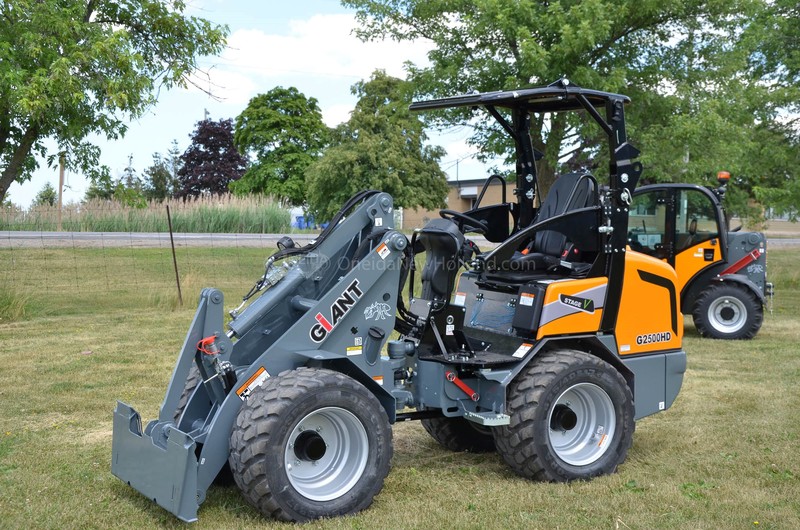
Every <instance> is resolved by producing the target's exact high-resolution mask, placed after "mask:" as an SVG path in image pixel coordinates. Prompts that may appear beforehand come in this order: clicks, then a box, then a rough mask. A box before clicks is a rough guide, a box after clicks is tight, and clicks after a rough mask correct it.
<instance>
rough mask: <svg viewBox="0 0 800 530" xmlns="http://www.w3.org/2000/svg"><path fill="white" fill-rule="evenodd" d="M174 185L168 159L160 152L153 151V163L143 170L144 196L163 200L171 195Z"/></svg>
mask: <svg viewBox="0 0 800 530" xmlns="http://www.w3.org/2000/svg"><path fill="white" fill-rule="evenodd" d="M174 185H175V182H174V181H173V178H172V173H171V172H170V169H169V162H168V160H165V159H164V158H163V157H162V156H161V153H153V163H152V164H151V165H150V166H148V167H147V169H145V170H144V196H145V197H146V198H147V199H149V200H156V201H163V200H164V199H168V198H169V197H171V196H172V193H173V191H174Z"/></svg>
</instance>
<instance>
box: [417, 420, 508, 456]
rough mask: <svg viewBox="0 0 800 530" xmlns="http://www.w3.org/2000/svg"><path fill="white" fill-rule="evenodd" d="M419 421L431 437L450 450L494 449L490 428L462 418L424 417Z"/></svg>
mask: <svg viewBox="0 0 800 530" xmlns="http://www.w3.org/2000/svg"><path fill="white" fill-rule="evenodd" d="M421 422H422V426H423V427H424V428H425V430H426V431H428V434H430V435H431V438H433V439H434V440H436V441H437V442H439V445H441V446H442V447H444V448H445V449H449V450H450V451H454V452H456V453H461V452H463V451H467V452H470V453H489V452H492V451H494V450H495V447H494V436H492V432H491V429H488V428H485V427H481V426H480V425H476V424H474V423H473V422H471V421H469V420H465V419H464V418H446V417H442V418H426V419H424V420H421Z"/></svg>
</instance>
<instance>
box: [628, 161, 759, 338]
mask: <svg viewBox="0 0 800 530" xmlns="http://www.w3.org/2000/svg"><path fill="white" fill-rule="evenodd" d="M717 180H718V183H719V186H718V187H716V188H710V187H706V186H698V185H695V184H650V185H647V186H642V187H641V188H639V189H637V190H636V192H635V193H634V195H633V203H632V204H631V216H630V220H629V226H628V241H629V243H630V246H631V248H632V249H634V250H636V251H638V252H644V253H646V254H649V255H651V256H655V257H657V258H659V259H662V260H664V261H666V262H667V263H669V264H670V265H671V266H673V267H674V268H675V271H676V272H677V274H678V285H677V288H678V293H680V294H679V296H680V301H681V308H682V310H683V311H684V312H686V313H689V314H691V315H692V319H693V321H694V325H695V328H697V331H698V333H700V335H701V336H703V337H711V338H715V339H751V338H753V337H754V336H755V335H756V333H758V330H759V329H761V323H762V322H763V320H764V309H765V308H767V307H771V302H772V297H773V295H774V287H773V285H772V283H770V282H768V281H767V238H766V236H765V235H764V234H763V233H762V232H744V231H741V228H742V227H741V225H740V226H739V227H737V228H735V229H733V230H731V229H730V220H729V219H728V216H727V213H726V212H725V209H724V208H723V206H722V201H723V198H724V197H725V192H726V190H727V186H728V181H729V180H730V173H728V172H727V171H720V172H719V173H718V174H717Z"/></svg>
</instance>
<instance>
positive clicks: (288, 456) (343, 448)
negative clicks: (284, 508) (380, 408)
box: [284, 407, 369, 501]
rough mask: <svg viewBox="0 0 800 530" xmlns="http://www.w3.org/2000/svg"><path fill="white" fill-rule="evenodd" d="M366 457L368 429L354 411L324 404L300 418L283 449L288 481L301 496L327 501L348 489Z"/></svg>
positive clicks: (355, 479)
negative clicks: (322, 406)
mask: <svg viewBox="0 0 800 530" xmlns="http://www.w3.org/2000/svg"><path fill="white" fill-rule="evenodd" d="M368 457H369V439H368V438H367V431H366V429H365V427H364V425H363V424H362V423H361V420H359V419H358V418H357V417H356V416H355V414H353V413H352V412H350V411H348V410H345V409H343V408H339V407H325V408H322V409H319V410H316V411H314V412H312V413H311V414H308V415H307V416H305V417H304V418H303V419H302V420H300V421H299V422H298V423H297V425H296V426H295V427H294V429H293V430H292V434H291V436H290V437H289V440H288V442H287V444H286V448H285V450H284V465H285V466H286V475H287V476H288V478H289V482H290V483H291V485H292V486H293V487H294V489H295V490H297V492H298V493H299V494H300V495H302V496H303V497H305V498H307V499H310V500H312V501H330V500H333V499H336V498H339V497H341V496H342V495H344V494H345V493H347V492H348V491H350V490H351V489H352V488H353V486H355V484H356V482H358V480H359V479H360V478H361V476H362V475H363V474H364V470H365V469H366V467H367V458H368Z"/></svg>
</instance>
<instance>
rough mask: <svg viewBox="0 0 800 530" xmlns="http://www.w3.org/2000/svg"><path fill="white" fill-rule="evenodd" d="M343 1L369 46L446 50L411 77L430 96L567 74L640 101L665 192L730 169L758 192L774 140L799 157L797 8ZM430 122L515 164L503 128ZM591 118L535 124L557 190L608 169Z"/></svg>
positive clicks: (664, 0) (608, 1)
mask: <svg viewBox="0 0 800 530" xmlns="http://www.w3.org/2000/svg"><path fill="white" fill-rule="evenodd" d="M343 3H344V4H345V5H347V6H349V7H354V8H356V9H357V10H358V18H359V21H360V24H361V28H360V30H359V32H358V33H359V35H360V37H362V38H363V39H381V38H392V39H397V40H411V39H427V40H429V41H430V42H432V43H433V45H434V49H433V50H432V51H431V52H430V53H429V55H428V59H429V61H430V65H429V66H420V65H409V66H408V67H409V80H410V81H412V82H413V83H414V85H415V87H416V96H417V97H420V98H429V97H444V96H449V95H454V94H458V93H469V92H471V91H474V90H478V91H482V92H484V91H492V90H499V89H515V88H523V87H528V86H531V85H541V84H547V83H550V82H552V81H555V80H556V79H558V78H562V77H566V78H568V79H570V80H571V81H572V82H573V83H575V84H577V85H579V86H585V87H590V88H595V89H600V90H607V91H611V92H621V93H624V94H627V95H629V96H631V98H632V100H633V102H634V105H633V107H632V108H630V109H629V110H628V113H627V114H628V118H629V131H628V132H629V136H631V137H632V139H633V141H634V143H635V144H636V145H637V146H638V147H640V148H641V150H642V152H643V158H642V160H643V162H644V163H645V173H644V175H643V178H645V179H648V180H651V181H667V180H672V181H690V182H705V181H707V180H708V179H711V178H712V176H713V175H714V174H715V173H716V171H717V170H718V169H729V170H731V172H732V173H739V174H741V175H743V177H744V176H746V178H744V179H743V180H744V181H745V183H746V184H747V185H748V186H750V185H751V183H752V182H753V178H754V177H755V175H754V173H753V172H754V171H755V169H754V168H755V167H757V166H758V165H759V164H760V163H761V161H762V160H763V158H761V157H760V153H759V151H758V139H757V138H759V137H760V138H764V137H771V138H772V139H773V140H776V141H777V143H773V144H772V146H773V148H775V149H779V148H780V149H783V148H785V142H784V140H785V137H784V138H781V136H780V135H775V134H774V133H776V132H777V128H776V127H775V124H776V117H777V116H778V114H779V112H780V110H779V109H780V108H781V104H782V102H786V101H788V100H789V99H790V98H787V97H786V94H785V93H784V92H785V91H786V89H787V87H790V86H791V85H792V83H794V86H797V83H796V81H797V72H798V68H797V67H798V66H800V60H798V57H799V56H800V55H798V54H797V47H798V45H797V38H796V36H797V32H796V31H795V30H796V29H798V28H797V24H798V23H797V17H796V16H794V17H792V16H791V15H792V14H794V15H796V14H797V13H796V11H797V6H796V2H790V1H789V0H778V1H775V2H772V1H769V2H768V1H766V0H730V1H725V2H707V1H704V0H583V1H580V2H575V1H566V0H562V1H551V2H543V1H538V0H519V1H510V0H453V1H447V2H439V1H435V0H344V2H343ZM792 32H794V33H792ZM767 33H769V34H770V36H769V37H768V36H767ZM789 48H791V49H793V50H794V52H792V53H788V52H787V49H789ZM792 65H793V66H792ZM776 72H783V73H781V74H780V75H777V74H776ZM792 76H794V77H792ZM765 79H769V80H770V82H768V83H764V80H765ZM776 89H779V90H778V91H777V92H776ZM790 92H793V91H792V90H791V89H790ZM784 108H785V107H784ZM426 119H428V120H429V123H431V124H434V125H438V126H452V125H453V124H461V125H468V126H470V127H473V128H474V130H475V132H474V134H473V136H472V137H471V139H470V143H472V144H473V145H476V146H477V147H478V148H479V149H480V150H481V152H482V156H483V157H485V158H489V157H492V156H496V155H509V154H510V153H511V144H510V142H509V141H508V139H507V135H506V134H505V133H502V132H501V131H499V129H498V128H497V127H496V125H495V124H494V123H493V121H494V120H490V119H486V117H485V116H480V117H479V118H477V117H476V115H475V114H474V113H473V112H472V111H470V110H469V109H457V110H452V111H448V112H441V113H439V114H432V115H431V116H430V117H428V118H426ZM585 121H586V120H582V119H581V118H580V117H576V116H574V115H566V114H563V115H555V116H551V117H550V118H548V119H544V118H543V117H541V116H538V117H536V118H535V119H534V120H533V126H532V130H533V136H534V139H533V141H534V147H535V148H537V149H538V150H540V151H542V152H544V153H545V158H544V159H543V160H542V162H540V166H539V168H538V169H539V175H540V183H541V184H542V186H541V187H542V188H543V190H546V189H547V188H548V187H549V184H550V183H551V182H552V179H553V178H554V176H555V174H556V173H557V172H560V171H565V170H568V169H572V168H574V166H575V165H581V166H583V167H585V168H588V169H596V168H597V162H596V161H595V158H596V155H597V154H604V153H602V152H600V151H599V150H598V147H597V146H596V144H595V143H594V141H595V140H596V135H594V134H593V133H591V132H589V133H588V134H585V133H587V131H589V130H588V129H586V128H585V127H584V122H585ZM769 131H771V132H769ZM579 133H583V134H579ZM579 138H584V139H585V140H583V141H581V140H580V139H579ZM732 166H733V167H732ZM603 170H605V167H604V166H600V171H603Z"/></svg>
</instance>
